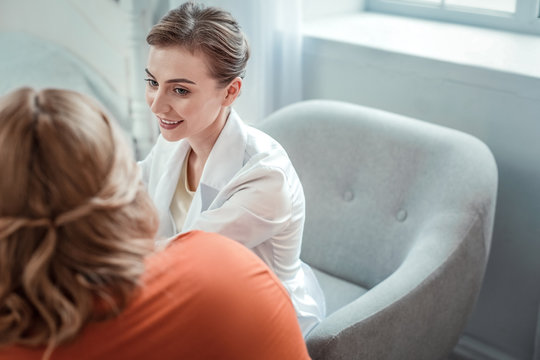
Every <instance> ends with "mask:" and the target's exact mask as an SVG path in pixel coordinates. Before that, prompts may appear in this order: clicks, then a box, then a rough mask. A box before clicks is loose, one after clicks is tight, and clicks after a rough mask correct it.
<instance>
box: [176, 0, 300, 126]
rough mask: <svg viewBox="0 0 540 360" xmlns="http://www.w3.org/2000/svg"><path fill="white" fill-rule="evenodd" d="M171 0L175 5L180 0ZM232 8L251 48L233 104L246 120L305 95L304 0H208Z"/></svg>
mask: <svg viewBox="0 0 540 360" xmlns="http://www.w3.org/2000/svg"><path fill="white" fill-rule="evenodd" d="M182 3H183V1H181V0H170V1H169V5H170V7H171V8H173V7H177V6H179V5H180V4H182ZM202 3H204V4H205V5H208V6H217V7H220V8H222V9H224V10H226V11H229V12H230V13H231V14H232V15H233V16H234V17H235V19H236V20H237V21H238V23H239V24H240V26H241V28H242V30H243V31H244V33H245V34H246V36H247V38H248V41H249V43H250V47H251V58H250V60H249V62H248V66H247V72H246V78H245V79H244V83H243V88H242V93H241V95H240V97H239V98H238V99H237V100H236V103H235V105H234V108H235V109H236V111H237V112H238V113H239V114H240V116H241V117H242V119H243V120H244V121H245V122H247V123H257V122H259V121H261V120H262V119H263V118H264V117H266V116H267V115H268V114H270V113H271V112H273V111H275V110H277V109H279V108H281V107H283V106H285V105H288V104H291V103H293V102H296V101H300V100H301V99H302V69H301V41H302V37H301V33H300V30H301V29H300V26H301V15H302V14H301V0H206V1H202Z"/></svg>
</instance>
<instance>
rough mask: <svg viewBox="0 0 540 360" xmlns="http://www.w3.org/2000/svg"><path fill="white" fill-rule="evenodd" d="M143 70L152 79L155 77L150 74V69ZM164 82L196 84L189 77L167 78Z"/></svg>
mask: <svg viewBox="0 0 540 360" xmlns="http://www.w3.org/2000/svg"><path fill="white" fill-rule="evenodd" d="M144 71H146V73H147V74H148V75H149V76H151V77H153V78H154V79H155V78H156V77H155V76H154V75H152V73H151V72H150V71H148V69H144ZM165 83H188V84H193V85H197V84H196V83H195V82H194V81H191V80H189V79H184V78H178V79H169V80H167V81H165Z"/></svg>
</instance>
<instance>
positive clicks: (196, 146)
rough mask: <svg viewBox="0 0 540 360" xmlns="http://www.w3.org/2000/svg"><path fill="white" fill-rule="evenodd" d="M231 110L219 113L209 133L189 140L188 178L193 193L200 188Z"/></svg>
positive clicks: (226, 109) (224, 109)
mask: <svg viewBox="0 0 540 360" xmlns="http://www.w3.org/2000/svg"><path fill="white" fill-rule="evenodd" d="M229 113H230V108H228V107H227V108H223V109H221V111H220V112H219V114H218V116H217V118H216V121H214V122H213V123H212V125H210V127H209V128H208V131H207V132H205V134H204V136H202V137H192V138H188V139H187V141H188V142H189V145H190V146H191V151H190V152H189V155H188V158H187V159H186V161H187V162H188V163H187V178H188V186H189V188H190V190H191V191H195V190H196V189H197V187H198V186H199V181H200V179H201V176H202V172H203V170H204V165H205V164H206V160H207V159H208V157H209V156H210V152H211V151H212V148H213V147H214V144H215V143H216V140H217V138H218V137H219V134H220V133H221V130H223V127H224V126H225V123H226V122H227V118H228V117H229Z"/></svg>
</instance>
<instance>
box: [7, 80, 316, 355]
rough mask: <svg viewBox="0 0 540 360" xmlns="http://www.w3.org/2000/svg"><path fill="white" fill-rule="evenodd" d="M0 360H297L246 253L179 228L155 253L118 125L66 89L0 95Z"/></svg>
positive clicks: (291, 337)
mask: <svg viewBox="0 0 540 360" xmlns="http://www.w3.org/2000/svg"><path fill="white" fill-rule="evenodd" d="M0 167H1V168H2V169H3V174H4V175H3V176H1V177H0V196H1V198H2V201H1V202H0V274H1V277H0V359H10V360H17V359H58V360H61V359H295V360H296V359H308V358H309V356H308V355H307V351H306V347H305V344H304V341H303V338H302V334H301V331H300V328H299V326H298V323H297V320H296V316H295V311H294V309H293V307H292V304H291V302H290V299H289V297H288V295H287V293H286V291H285V289H284V288H283V287H282V286H281V284H280V282H279V280H278V279H277V278H276V277H275V276H274V275H273V274H272V272H271V271H270V270H269V269H268V268H267V267H266V266H265V265H264V264H263V263H262V262H261V261H260V260H259V259H258V258H257V257H256V256H255V255H254V254H252V253H251V252H250V251H249V250H248V249H246V248H245V247H243V246H242V245H240V244H238V243H236V242H234V241H232V240H229V239H227V238H225V237H222V236H220V235H217V234H211V233H204V232H190V233H187V234H184V235H181V236H179V237H177V238H176V239H175V240H174V241H172V242H171V245H169V246H168V247H167V248H166V249H165V250H164V251H161V252H154V250H153V244H154V237H155V234H156V231H157V228H158V223H157V216H156V212H155V209H154V207H153V206H152V203H151V200H150V199H149V198H148V196H147V194H146V192H145V190H144V187H143V185H142V184H141V182H140V177H139V171H138V168H137V166H136V164H135V163H134V161H133V159H132V158H131V154H130V150H129V147H128V146H127V145H126V144H125V142H124V141H123V140H122V138H121V136H120V131H119V130H118V129H117V127H116V126H115V125H114V124H113V122H112V121H111V119H110V118H109V116H107V115H106V114H105V113H104V112H103V111H102V110H101V108H100V107H99V106H98V105H97V104H95V103H94V102H93V101H91V100H90V99H88V98H86V97H84V96H83V95H80V94H78V93H74V92H70V91H65V90H43V91H40V92H36V91H34V90H32V89H28V88H25V89H20V90H18V91H15V92H13V93H11V94H8V95H6V96H5V97H3V98H0Z"/></svg>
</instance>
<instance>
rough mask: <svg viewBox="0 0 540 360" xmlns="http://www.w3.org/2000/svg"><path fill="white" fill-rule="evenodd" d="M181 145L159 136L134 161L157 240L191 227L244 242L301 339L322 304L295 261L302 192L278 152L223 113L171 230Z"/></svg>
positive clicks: (307, 271) (320, 314) (184, 148)
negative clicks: (276, 282)
mask: <svg viewBox="0 0 540 360" xmlns="http://www.w3.org/2000/svg"><path fill="white" fill-rule="evenodd" d="M189 148H190V146H189V143H188V142H187V141H186V140H185V139H182V140H180V141H177V142H168V141H166V140H165V139H164V138H163V137H162V136H160V137H159V138H158V140H157V142H156V144H155V146H154V147H153V149H152V151H151V152H150V154H149V155H148V157H147V158H146V159H145V160H143V161H142V162H140V165H141V168H142V172H143V180H144V182H145V184H146V186H147V189H148V192H149V193H150V196H151V197H152V199H153V200H154V203H155V205H156V207H157V209H158V212H159V220H160V228H159V234H160V235H161V236H162V237H163V239H162V240H158V241H161V242H164V241H167V240H166V239H167V238H169V237H171V236H173V235H174V234H176V233H179V232H186V231H190V230H195V229H198V230H204V231H209V232H217V233H220V234H222V235H225V236H227V237H229V238H231V239H234V240H236V241H238V242H240V243H242V244H244V245H245V246H247V247H248V248H250V249H251V250H252V251H253V252H254V253H255V254H257V255H258V256H259V257H260V258H261V259H262V260H263V261H264V262H265V263H266V264H267V265H268V266H269V267H270V268H271V269H272V270H273V271H274V273H275V274H276V275H277V277H278V278H279V279H280V280H281V281H282V283H283V285H284V286H285V288H286V289H287V291H288V292H289V295H290V296H291V300H292V302H293V304H294V307H295V309H296V312H297V316H298V319H299V322H300V326H301V328H302V332H303V333H304V336H306V335H307V334H308V333H309V331H310V330H311V329H313V328H314V327H315V325H317V324H318V323H319V322H320V321H321V320H322V319H323V318H324V316H325V311H326V310H325V301H324V295H323V293H322V290H321V288H320V287H319V284H318V282H317V279H316V277H315V275H314V274H313V271H312V270H311V268H309V266H308V265H306V264H305V263H303V262H302V261H301V260H300V257H299V256H300V248H301V243H302V232H303V226H304V215H305V200H304V192H303V189H302V185H301V183H300V180H299V179H298V176H297V174H296V172H295V170H294V168H293V166H292V164H291V162H290V160H289V158H288V156H287V154H286V152H285V150H283V148H282V147H281V146H280V145H279V144H278V143H277V142H276V141H275V140H274V139H272V138H271V137H270V136H268V135H266V134H264V133H263V132H261V131H259V130H257V129H254V128H252V127H250V126H247V125H246V124H244V123H243V122H242V120H241V119H240V117H239V116H238V115H237V113H236V112H235V111H234V110H233V109H231V113H230V115H229V117H228V119H227V122H226V124H225V126H224V128H223V130H222V132H221V134H220V135H219V137H218V139H217V140H216V143H215V145H214V147H213V149H212V151H211V152H210V155H209V157H208V160H207V161H206V165H205V167H204V171H203V173H202V176H201V180H200V183H199V186H198V188H197V190H196V192H195V195H194V197H193V201H192V204H191V206H190V208H189V211H188V214H187V216H186V220H185V222H184V226H183V228H182V229H176V228H175V223H174V221H173V220H172V215H171V213H170V210H169V207H170V204H171V201H172V198H173V196H174V192H175V189H176V185H177V183H178V178H179V176H180V170H181V169H182V164H183V161H184V159H185V157H186V154H187V152H188V150H189ZM246 296H249V294H246Z"/></svg>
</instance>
